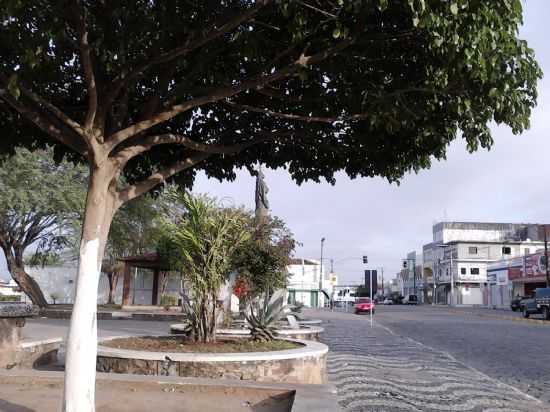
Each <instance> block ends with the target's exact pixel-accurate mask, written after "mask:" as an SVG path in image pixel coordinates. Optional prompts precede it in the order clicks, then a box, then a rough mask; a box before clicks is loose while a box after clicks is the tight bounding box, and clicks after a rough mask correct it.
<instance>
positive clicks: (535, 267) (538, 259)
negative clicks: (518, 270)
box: [522, 252, 546, 278]
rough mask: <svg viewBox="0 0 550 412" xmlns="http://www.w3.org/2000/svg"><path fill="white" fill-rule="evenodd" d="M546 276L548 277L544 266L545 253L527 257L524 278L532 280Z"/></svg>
mask: <svg viewBox="0 0 550 412" xmlns="http://www.w3.org/2000/svg"><path fill="white" fill-rule="evenodd" d="M544 275H546V268H545V265H544V252H540V253H535V254H533V255H527V256H525V264H524V270H523V273H522V277H524V278H530V277H535V276H544Z"/></svg>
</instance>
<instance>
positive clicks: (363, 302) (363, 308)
mask: <svg viewBox="0 0 550 412" xmlns="http://www.w3.org/2000/svg"><path fill="white" fill-rule="evenodd" d="M354 308H355V314H356V315H358V314H360V313H362V312H367V313H370V312H372V314H373V315H374V312H375V307H374V303H372V302H371V301H370V299H369V298H360V299H357V301H356V302H355V305H354Z"/></svg>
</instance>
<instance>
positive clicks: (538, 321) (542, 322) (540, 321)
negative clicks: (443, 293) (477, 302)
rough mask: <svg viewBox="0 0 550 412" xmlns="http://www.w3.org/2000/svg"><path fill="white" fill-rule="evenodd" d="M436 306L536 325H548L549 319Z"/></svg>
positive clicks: (483, 316) (461, 312)
mask: <svg viewBox="0 0 550 412" xmlns="http://www.w3.org/2000/svg"><path fill="white" fill-rule="evenodd" d="M438 308H439V309H444V310H447V311H448V312H452V313H458V314H466V315H472V316H478V317H480V318H490V319H501V320H513V321H517V322H527V323H532V324H537V325H550V322H549V321H547V320H543V319H530V318H524V317H520V316H507V315H499V314H493V313H480V312H475V311H468V310H456V309H454V308H448V307H438Z"/></svg>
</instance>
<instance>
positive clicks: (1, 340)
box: [0, 302, 35, 368]
mask: <svg viewBox="0 0 550 412" xmlns="http://www.w3.org/2000/svg"><path fill="white" fill-rule="evenodd" d="M34 314H35V311H34V310H33V307H32V306H30V305H27V304H26V303H19V302H0V368H6V367H8V368H9V367H10V366H12V365H14V364H15V362H16V359H17V352H18V351H19V350H20V348H19V345H20V340H21V328H23V326H25V319H26V318H28V317H32V316H34Z"/></svg>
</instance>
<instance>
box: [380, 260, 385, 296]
mask: <svg viewBox="0 0 550 412" xmlns="http://www.w3.org/2000/svg"><path fill="white" fill-rule="evenodd" d="M380 274H381V276H382V296H384V298H385V297H386V293H385V292H384V268H383V267H381V268H380Z"/></svg>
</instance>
